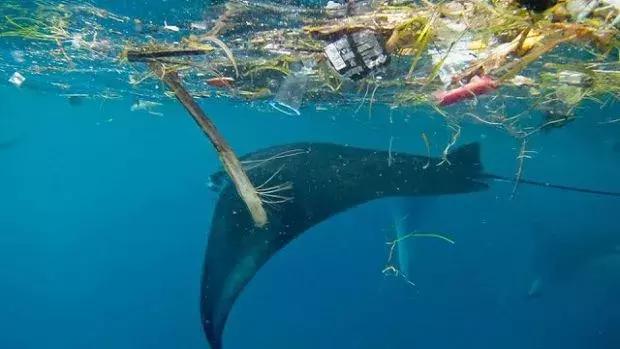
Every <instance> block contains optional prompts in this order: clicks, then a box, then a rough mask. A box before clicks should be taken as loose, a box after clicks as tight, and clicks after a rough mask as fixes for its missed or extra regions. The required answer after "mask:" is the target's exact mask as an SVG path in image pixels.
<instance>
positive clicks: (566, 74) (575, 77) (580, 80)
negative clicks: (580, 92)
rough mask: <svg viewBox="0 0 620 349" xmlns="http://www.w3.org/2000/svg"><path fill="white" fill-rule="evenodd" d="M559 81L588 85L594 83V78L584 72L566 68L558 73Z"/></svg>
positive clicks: (582, 85)
mask: <svg viewBox="0 0 620 349" xmlns="http://www.w3.org/2000/svg"><path fill="white" fill-rule="evenodd" d="M558 82H559V83H561V84H567V85H573V86H581V87H586V86H589V85H590V84H591V83H592V79H591V78H590V77H589V76H588V75H586V74H584V73H581V72H576V71H569V70H565V71H561V72H559V73H558Z"/></svg>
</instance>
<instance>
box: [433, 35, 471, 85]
mask: <svg viewBox="0 0 620 349" xmlns="http://www.w3.org/2000/svg"><path fill="white" fill-rule="evenodd" d="M470 41H471V39H470V37H468V36H464V37H462V38H461V39H460V40H458V41H457V42H455V43H453V45H452V49H448V48H446V47H436V48H431V49H429V53H430V55H431V59H432V61H433V64H439V63H441V62H442V60H443V64H442V66H441V68H440V69H439V80H441V82H443V83H444V85H445V86H446V87H447V86H448V85H450V84H451V83H452V77H453V76H454V75H456V74H457V73H458V72H460V71H462V70H463V69H464V68H465V67H466V66H467V64H469V63H470V62H472V61H473V60H474V59H476V58H478V57H477V55H476V54H475V53H474V52H473V51H472V50H471V49H470V48H469V43H470Z"/></svg>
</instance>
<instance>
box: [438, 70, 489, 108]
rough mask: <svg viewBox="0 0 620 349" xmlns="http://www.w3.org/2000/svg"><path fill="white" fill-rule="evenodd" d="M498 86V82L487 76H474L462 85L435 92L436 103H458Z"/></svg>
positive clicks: (444, 104) (443, 104)
mask: <svg viewBox="0 0 620 349" xmlns="http://www.w3.org/2000/svg"><path fill="white" fill-rule="evenodd" d="M497 87H498V83H497V82H496V81H495V80H493V79H492V78H491V77H489V76H482V77H478V76H474V77H473V78H472V79H471V80H470V81H469V83H467V84H466V85H464V86H461V87H458V88H455V89H452V90H449V91H440V92H437V93H435V98H436V100H437V103H438V104H439V105H441V106H446V105H450V104H454V103H458V102H460V101H462V100H465V99H471V98H474V97H476V96H478V95H481V94H484V93H487V92H490V91H492V90H494V89H496V88H497Z"/></svg>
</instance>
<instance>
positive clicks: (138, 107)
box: [129, 99, 164, 116]
mask: <svg viewBox="0 0 620 349" xmlns="http://www.w3.org/2000/svg"><path fill="white" fill-rule="evenodd" d="M159 106H161V103H158V102H153V101H146V100H143V99H139V100H137V101H136V102H135V103H134V104H133V105H132V106H131V108H129V110H131V111H146V112H147V113H149V114H151V115H155V116H163V115H164V114H163V113H160V112H158V111H154V110H153V109H154V108H157V107H159Z"/></svg>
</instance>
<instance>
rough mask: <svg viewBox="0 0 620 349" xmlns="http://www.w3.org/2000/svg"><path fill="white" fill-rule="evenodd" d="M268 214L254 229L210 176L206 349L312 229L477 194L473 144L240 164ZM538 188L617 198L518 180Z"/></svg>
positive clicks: (330, 149) (324, 151)
mask: <svg viewBox="0 0 620 349" xmlns="http://www.w3.org/2000/svg"><path fill="white" fill-rule="evenodd" d="M241 161H242V162H243V164H244V166H245V168H246V170H247V173H248V176H249V178H250V180H251V181H252V183H254V184H255V185H256V187H257V188H256V189H257V192H258V194H259V196H260V197H261V198H262V200H263V202H264V204H265V205H266V206H267V207H268V218H269V224H268V225H267V226H265V227H262V228H259V227H256V226H255V225H254V223H253V221H252V218H251V216H250V214H249V212H248V210H247V209H246V207H245V206H244V203H243V202H242V200H241V199H240V198H239V196H238V194H237V193H236V191H235V189H234V186H232V185H230V183H228V182H227V181H226V180H225V178H226V177H225V174H224V173H223V172H218V173H216V174H214V175H213V176H212V183H213V184H214V187H219V188H220V189H221V190H220V194H219V199H218V201H217V204H216V207H215V212H214V215H213V219H212V225H211V231H210V235H209V239H208V245H207V251H206V256H205V261H204V266H203V277H202V286H201V317H202V326H203V329H204V331H205V334H206V337H207V339H208V341H209V343H210V345H211V348H212V349H221V348H222V335H223V331H224V327H225V324H226V320H227V318H228V315H229V313H230V311H231V309H232V307H233V305H234V303H235V301H236V300H237V298H238V296H239V295H240V293H241V292H242V291H243V289H244V287H245V286H246V285H247V284H248V282H250V280H251V279H252V278H253V277H254V275H255V274H256V273H257V272H258V270H259V269H260V268H261V267H262V266H263V265H264V264H265V263H266V262H267V261H268V260H269V259H270V258H271V257H272V256H273V255H274V254H275V253H277V252H278V251H279V250H280V249H282V248H284V247H285V246H286V245H287V244H288V243H290V242H291V241H293V240H294V239H295V238H296V237H298V236H300V235H301V234H303V233H304V232H305V231H307V230H308V229H310V228H311V227H313V226H315V225H317V224H318V223H320V222H322V221H325V220H327V219H328V218H330V217H331V216H334V215H336V214H338V213H340V212H344V211H346V210H347V209H349V208H351V207H354V206H357V205H361V204H363V203H366V202H369V201H371V200H376V199H381V198H386V197H395V196H401V197H412V196H439V195H454V194H465V193H473V192H479V191H484V190H487V189H488V188H489V180H508V179H506V178H504V177H500V176H495V175H490V174H485V173H484V172H483V167H482V164H481V161H480V146H479V144H477V143H472V144H468V145H464V146H461V147H459V148H456V149H455V150H454V151H453V152H451V153H450V154H448V155H447V156H445V157H442V158H431V157H428V156H418V155H411V154H392V153H390V152H388V151H379V150H372V149H363V148H356V147H352V146H344V145H337V144H329V143H297V144H288V145H282V146H274V147H271V148H267V149H264V150H260V151H257V152H254V153H251V154H249V155H246V156H244V157H241ZM521 182H522V183H529V184H534V185H540V186H545V187H555V188H559V189H566V190H575V191H581V192H589V193H596V194H607V195H620V194H618V193H607V192H599V191H593V190H588V189H579V188H571V187H564V186H558V185H552V184H549V183H541V182H535V181H527V180H522V181H521Z"/></svg>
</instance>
